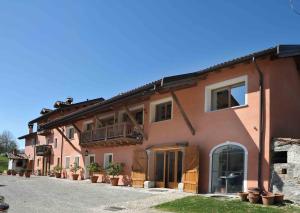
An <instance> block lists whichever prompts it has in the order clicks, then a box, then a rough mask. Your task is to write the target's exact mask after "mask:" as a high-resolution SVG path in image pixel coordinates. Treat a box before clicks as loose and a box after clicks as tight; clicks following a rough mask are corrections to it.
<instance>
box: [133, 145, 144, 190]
mask: <svg viewBox="0 0 300 213" xmlns="http://www.w3.org/2000/svg"><path fill="white" fill-rule="evenodd" d="M147 166H148V156H147V153H146V151H145V150H141V149H140V150H135V151H134V152H133V162H132V172H131V180H132V186H133V187H137V188H143V187H144V182H145V181H146V177H147V176H146V175H147Z"/></svg>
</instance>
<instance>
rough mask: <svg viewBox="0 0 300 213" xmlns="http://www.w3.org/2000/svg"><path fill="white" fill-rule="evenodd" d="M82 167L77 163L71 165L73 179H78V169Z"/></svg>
mask: <svg viewBox="0 0 300 213" xmlns="http://www.w3.org/2000/svg"><path fill="white" fill-rule="evenodd" d="M80 169H81V167H80V166H78V164H77V163H74V164H73V166H71V168H70V171H71V172H72V173H73V174H72V179H73V180H78V177H79V174H77V171H79V170H80Z"/></svg>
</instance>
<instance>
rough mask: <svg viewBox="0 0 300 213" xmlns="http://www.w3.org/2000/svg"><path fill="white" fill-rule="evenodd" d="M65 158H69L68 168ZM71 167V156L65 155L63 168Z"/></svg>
mask: <svg viewBox="0 0 300 213" xmlns="http://www.w3.org/2000/svg"><path fill="white" fill-rule="evenodd" d="M67 158H69V168H67ZM70 167H71V157H70V156H65V168H66V169H70Z"/></svg>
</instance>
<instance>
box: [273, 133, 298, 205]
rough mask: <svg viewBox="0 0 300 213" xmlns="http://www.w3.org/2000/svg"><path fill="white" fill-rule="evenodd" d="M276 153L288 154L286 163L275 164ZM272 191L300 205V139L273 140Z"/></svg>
mask: <svg viewBox="0 0 300 213" xmlns="http://www.w3.org/2000/svg"><path fill="white" fill-rule="evenodd" d="M276 152H287V158H286V161H287V162H286V163H274V158H275V157H274V156H275V155H276ZM271 172H272V176H271V189H272V190H273V192H283V193H284V194H285V197H286V198H287V199H290V200H292V201H294V202H297V203H300V139H289V138H276V139H274V140H273V152H272V165H271Z"/></svg>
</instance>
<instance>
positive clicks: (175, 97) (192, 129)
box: [171, 91, 195, 135]
mask: <svg viewBox="0 0 300 213" xmlns="http://www.w3.org/2000/svg"><path fill="white" fill-rule="evenodd" d="M171 95H172V97H173V100H174V101H175V103H176V105H177V107H178V109H179V111H180V114H181V115H182V117H183V119H184V121H185V123H186V125H187V126H188V128H189V130H190V131H191V133H192V135H195V129H194V127H193V125H192V123H191V121H190V120H189V118H188V116H187V114H186V113H185V111H184V109H183V107H182V105H181V103H180V101H179V100H178V97H177V95H176V94H175V92H174V91H171Z"/></svg>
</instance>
